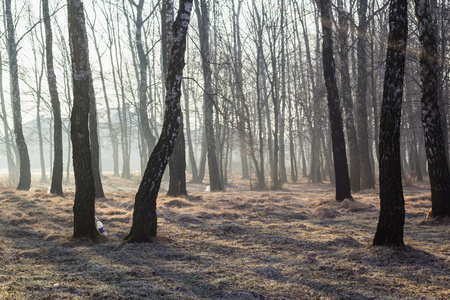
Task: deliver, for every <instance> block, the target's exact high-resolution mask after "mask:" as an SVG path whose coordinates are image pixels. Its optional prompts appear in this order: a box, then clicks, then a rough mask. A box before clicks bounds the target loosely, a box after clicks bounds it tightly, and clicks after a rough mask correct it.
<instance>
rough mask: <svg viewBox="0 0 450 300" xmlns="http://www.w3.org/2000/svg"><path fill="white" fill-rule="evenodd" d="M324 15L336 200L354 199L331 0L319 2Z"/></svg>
mask: <svg viewBox="0 0 450 300" xmlns="http://www.w3.org/2000/svg"><path fill="white" fill-rule="evenodd" d="M319 6H320V11H321V15H322V31H323V44H322V47H323V48H322V51H323V52H322V58H323V74H324V77H325V85H326V88H327V98H328V111H329V113H330V125H331V141H332V144H333V145H332V146H333V160H334V174H335V180H336V200H337V201H342V200H344V199H346V198H348V199H352V195H351V192H350V178H349V177H348V166H347V156H346V151H345V138H344V129H343V126H342V115H341V108H340V105H339V92H338V87H337V82H336V74H335V72H336V71H335V67H334V66H335V64H334V57H333V32H332V29H331V26H332V21H331V3H330V0H320V1H319Z"/></svg>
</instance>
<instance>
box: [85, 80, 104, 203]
mask: <svg viewBox="0 0 450 300" xmlns="http://www.w3.org/2000/svg"><path fill="white" fill-rule="evenodd" d="M89 92H90V95H89V99H90V102H89V141H90V146H91V161H92V172H93V174H94V184H95V198H105V193H104V192H103V185H102V177H101V174H100V146H99V142H98V128H97V103H96V100H95V92H94V84H93V82H92V76H91V82H90V88H89Z"/></svg>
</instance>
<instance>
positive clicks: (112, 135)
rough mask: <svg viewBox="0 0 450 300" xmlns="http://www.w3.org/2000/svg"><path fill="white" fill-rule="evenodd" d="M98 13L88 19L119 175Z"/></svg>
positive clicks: (117, 147) (115, 164) (115, 136)
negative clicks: (99, 41)
mask: <svg viewBox="0 0 450 300" xmlns="http://www.w3.org/2000/svg"><path fill="white" fill-rule="evenodd" d="M96 20H97V15H96V14H95V15H94V20H93V21H92V22H91V21H90V20H89V19H87V22H88V25H89V27H90V28H91V31H92V41H93V43H94V49H95V53H96V54H97V60H98V65H99V68H100V70H99V73H100V80H101V83H102V90H103V97H104V99H105V107H106V118H107V124H108V131H109V138H110V140H111V146H112V156H113V170H114V176H119V154H118V152H119V145H118V140H117V134H116V132H115V130H114V127H113V124H112V121H111V108H110V104H109V99H108V93H107V89H106V83H105V73H104V71H103V62H102V54H101V53H100V48H99V45H98V42H97V36H96V34H95V30H94V28H95V25H96Z"/></svg>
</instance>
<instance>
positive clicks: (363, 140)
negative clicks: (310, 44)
mask: <svg viewBox="0 0 450 300" xmlns="http://www.w3.org/2000/svg"><path fill="white" fill-rule="evenodd" d="M358 3H359V8H358V16H359V24H358V28H357V31H358V37H357V48H358V86H357V90H356V91H357V93H356V95H357V99H356V100H357V101H356V104H357V105H356V109H357V115H356V117H357V123H358V149H359V157H360V163H361V189H368V188H373V187H374V186H375V182H374V180H373V176H372V167H371V163H370V151H369V136H368V129H367V105H366V102H367V66H366V61H367V55H366V31H367V16H366V14H367V0H359V1H358Z"/></svg>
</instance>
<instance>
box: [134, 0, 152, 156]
mask: <svg viewBox="0 0 450 300" xmlns="http://www.w3.org/2000/svg"><path fill="white" fill-rule="evenodd" d="M132 3H134V2H132ZM143 6H144V0H139V2H138V3H137V5H136V21H135V23H136V48H137V51H138V57H139V116H140V120H141V126H142V132H143V134H144V138H145V141H146V143H147V150H148V151H151V150H152V149H153V147H154V143H155V142H154V140H155V138H154V137H153V135H152V132H151V130H150V125H149V120H148V115H147V64H148V61H147V55H146V53H145V51H144V47H143V44H142V27H143V25H144V23H143V22H144V21H143V19H142V11H143Z"/></svg>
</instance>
